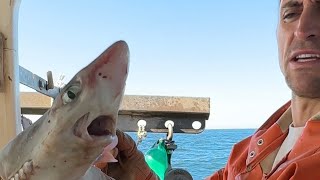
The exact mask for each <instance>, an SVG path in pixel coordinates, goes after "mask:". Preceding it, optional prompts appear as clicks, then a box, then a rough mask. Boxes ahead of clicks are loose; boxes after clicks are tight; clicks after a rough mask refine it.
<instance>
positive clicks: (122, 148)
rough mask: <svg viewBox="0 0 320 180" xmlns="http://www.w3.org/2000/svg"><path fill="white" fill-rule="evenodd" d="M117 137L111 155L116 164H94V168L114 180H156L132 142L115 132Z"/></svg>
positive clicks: (130, 139) (126, 135) (127, 136)
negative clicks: (114, 157)
mask: <svg viewBox="0 0 320 180" xmlns="http://www.w3.org/2000/svg"><path fill="white" fill-rule="evenodd" d="M117 136H118V145H117V146H116V148H115V149H114V152H113V153H114V155H115V156H116V159H117V160H118V162H113V163H108V164H99V165H98V164H96V166H97V167H99V168H100V169H102V171H103V172H105V173H106V174H107V175H108V176H110V177H113V178H115V179H116V180H157V177H156V175H155V173H153V171H152V170H151V169H150V168H149V166H148V165H147V163H146V162H145V160H144V155H143V153H142V152H141V151H139V150H138V149H137V146H136V143H135V142H134V140H133V139H132V138H131V137H130V136H129V135H128V134H126V133H123V132H121V131H120V130H117Z"/></svg>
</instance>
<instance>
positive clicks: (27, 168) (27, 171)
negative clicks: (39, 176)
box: [9, 161, 33, 180]
mask: <svg viewBox="0 0 320 180" xmlns="http://www.w3.org/2000/svg"><path fill="white" fill-rule="evenodd" d="M32 171H33V163H32V161H27V162H25V163H24V164H23V166H22V168H21V169H19V171H18V172H17V173H16V174H15V175H14V176H12V177H11V178H9V179H10V180H27V179H29V178H30V176H31V173H32Z"/></svg>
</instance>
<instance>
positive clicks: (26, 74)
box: [19, 66, 60, 98]
mask: <svg viewBox="0 0 320 180" xmlns="http://www.w3.org/2000/svg"><path fill="white" fill-rule="evenodd" d="M19 69H20V72H19V78H20V83H21V84H23V85H26V86H28V87H30V88H32V89H34V90H35V91H37V92H39V93H42V94H44V95H47V96H49V97H52V98H55V97H56V96H57V95H58V94H59V92H60V89H59V88H58V87H53V89H49V88H48V81H46V80H45V79H43V78H41V77H40V76H38V75H36V74H33V73H32V72H31V71H29V70H27V69H25V68H24V67H22V66H19Z"/></svg>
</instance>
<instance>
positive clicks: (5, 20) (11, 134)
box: [0, 0, 210, 173]
mask: <svg viewBox="0 0 320 180" xmlns="http://www.w3.org/2000/svg"><path fill="white" fill-rule="evenodd" d="M20 3H21V1H20V0H1V1H0V149H1V148H2V147H4V146H5V145H6V144H7V143H8V142H9V141H10V140H11V139H13V138H15V137H16V136H17V135H18V134H19V133H20V132H22V131H23V130H24V128H27V127H28V126H29V125H31V123H32V122H31V121H28V119H27V118H25V117H27V116H28V115H42V114H44V113H45V112H46V111H47V110H48V109H49V108H50V107H51V105H52V102H53V100H54V98H55V97H56V96H57V94H58V93H59V92H60V89H61V87H59V86H55V84H54V82H53V73H52V72H51V71H48V73H47V75H46V78H43V77H41V75H38V74H36V73H34V72H31V71H29V70H28V69H26V68H24V67H22V66H20V65H19V60H18V49H17V46H18V40H19V39H18V37H17V33H18V26H17V24H18V16H19V6H20ZM30 63H31V62H30ZM20 84H23V85H25V86H27V87H29V88H31V89H33V90H34V92H20V90H19V86H20ZM209 115H210V98H207V97H178V96H148V95H144V96H143V95H125V97H124V99H123V101H122V104H121V108H120V111H119V120H118V124H117V127H118V128H119V129H120V130H122V131H125V132H137V136H138V138H139V139H140V140H143V138H145V137H146V134H147V133H166V138H165V139H164V140H163V141H159V142H158V143H156V145H157V146H154V147H152V148H153V149H155V148H159V147H160V146H162V147H165V148H168V147H169V146H168V145H172V146H170V147H169V149H165V152H166V154H167V155H168V154H169V156H170V153H172V151H173V150H174V149H175V148H176V146H174V141H173V134H174V133H189V134H197V133H201V132H203V131H204V129H205V125H206V121H207V120H208V119H209ZM161 143H162V145H161ZM170 143H171V144H170ZM152 148H151V149H152ZM170 148H171V149H170ZM149 155H150V156H148V158H149V160H150V161H152V156H151V153H150V154H149ZM169 156H168V157H167V156H166V158H169ZM146 157H147V156H146ZM150 158H151V159H150ZM166 160H167V159H166ZM167 162H168V164H169V165H168V166H165V168H166V169H165V170H167V169H168V167H169V166H170V159H169V160H168V161H167ZM151 164H152V163H151ZM158 168H159V167H158ZM162 173H163V172H162Z"/></svg>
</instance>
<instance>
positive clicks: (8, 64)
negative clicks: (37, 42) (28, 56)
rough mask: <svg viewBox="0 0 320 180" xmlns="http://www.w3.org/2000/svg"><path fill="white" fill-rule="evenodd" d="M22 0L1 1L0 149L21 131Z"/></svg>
mask: <svg viewBox="0 0 320 180" xmlns="http://www.w3.org/2000/svg"><path fill="white" fill-rule="evenodd" d="M20 2H21V1H20V0H1V1H0V32H1V33H2V34H3V37H4V44H3V45H4V47H3V48H2V50H3V56H2V57H3V58H4V59H3V72H4V78H3V91H2V92H0V149H1V148H2V147H3V146H4V145H5V144H7V143H8V142H9V141H10V140H11V139H13V138H14V137H15V136H16V135H17V134H18V133H20V132H21V130H22V129H21V121H20V107H19V102H20V98H19V97H20V92H19V91H20V90H19V60H18V54H17V50H18V41H17V40H18V38H17V36H18V15H19V13H18V12H19V5H20Z"/></svg>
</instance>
